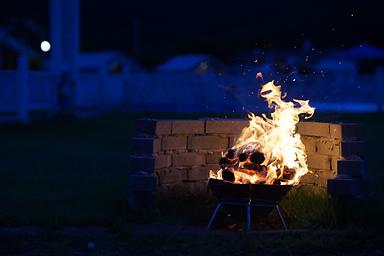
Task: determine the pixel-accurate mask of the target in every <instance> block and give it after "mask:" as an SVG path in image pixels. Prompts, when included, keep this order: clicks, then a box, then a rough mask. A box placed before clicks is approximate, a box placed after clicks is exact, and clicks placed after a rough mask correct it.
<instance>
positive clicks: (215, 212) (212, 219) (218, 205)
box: [207, 202, 221, 229]
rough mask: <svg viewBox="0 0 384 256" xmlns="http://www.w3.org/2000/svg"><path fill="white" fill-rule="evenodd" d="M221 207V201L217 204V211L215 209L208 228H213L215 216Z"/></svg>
mask: <svg viewBox="0 0 384 256" xmlns="http://www.w3.org/2000/svg"><path fill="white" fill-rule="evenodd" d="M220 207H221V202H219V203H218V204H217V206H216V209H215V211H214V212H213V214H212V217H211V220H210V221H209V223H208V227H207V228H208V229H210V228H211V226H212V223H213V221H214V220H215V218H216V214H217V212H218V211H219V210H220Z"/></svg>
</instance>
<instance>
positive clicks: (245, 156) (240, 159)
mask: <svg viewBox="0 0 384 256" xmlns="http://www.w3.org/2000/svg"><path fill="white" fill-rule="evenodd" d="M247 158H248V156H247V154H246V153H241V154H240V155H239V161H240V162H244V161H246V160H247Z"/></svg>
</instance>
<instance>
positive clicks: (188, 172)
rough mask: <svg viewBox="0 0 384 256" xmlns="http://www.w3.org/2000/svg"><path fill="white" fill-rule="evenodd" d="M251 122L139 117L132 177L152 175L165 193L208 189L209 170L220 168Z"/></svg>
mask: <svg viewBox="0 0 384 256" xmlns="http://www.w3.org/2000/svg"><path fill="white" fill-rule="evenodd" d="M247 125H248V121H247V120H236V119H200V120H150V119H141V120H138V121H137V123H136V135H135V137H134V138H132V148H131V157H130V162H131V176H130V177H131V180H132V182H133V183H134V180H135V179H142V176H146V177H147V179H149V177H151V179H152V180H155V181H156V184H157V188H158V189H160V190H162V191H165V192H168V191H172V190H173V189H175V188H181V187H184V189H186V190H189V192H193V191H191V190H198V189H201V188H204V189H205V188H206V182H207V180H208V176H209V171H210V170H216V169H217V168H218V161H219V159H220V157H221V153H222V152H223V151H225V150H227V149H228V148H229V147H230V146H231V145H232V144H233V143H234V141H235V136H238V135H239V134H240V133H241V131H242V129H243V128H244V127H246V126H247ZM151 186H153V183H151ZM137 189H139V188H137ZM152 189H155V187H152Z"/></svg>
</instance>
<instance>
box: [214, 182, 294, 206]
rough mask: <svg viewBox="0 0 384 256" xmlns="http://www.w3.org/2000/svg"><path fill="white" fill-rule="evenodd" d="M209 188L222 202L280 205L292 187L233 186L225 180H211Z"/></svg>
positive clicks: (263, 185)
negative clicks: (258, 202)
mask: <svg viewBox="0 0 384 256" xmlns="http://www.w3.org/2000/svg"><path fill="white" fill-rule="evenodd" d="M208 187H209V189H210V190H211V191H212V193H213V195H214V196H215V197H217V198H218V199H219V200H222V201H225V200H233V201H239V202H247V203H248V202H249V201H252V202H256V201H260V202H270V203H278V202H280V200H281V199H282V198H283V197H284V196H285V195H286V194H287V193H288V192H289V190H290V189H291V188H292V185H265V184H233V183H231V182H227V181H223V180H218V179H209V182H208Z"/></svg>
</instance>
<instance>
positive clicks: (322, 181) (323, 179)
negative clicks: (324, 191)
mask: <svg viewBox="0 0 384 256" xmlns="http://www.w3.org/2000/svg"><path fill="white" fill-rule="evenodd" d="M317 175H318V177H319V178H318V182H317V185H319V186H320V187H324V188H325V187H327V184H328V180H329V179H334V178H336V174H335V173H334V172H333V171H330V170H319V171H318V172H317Z"/></svg>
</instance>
